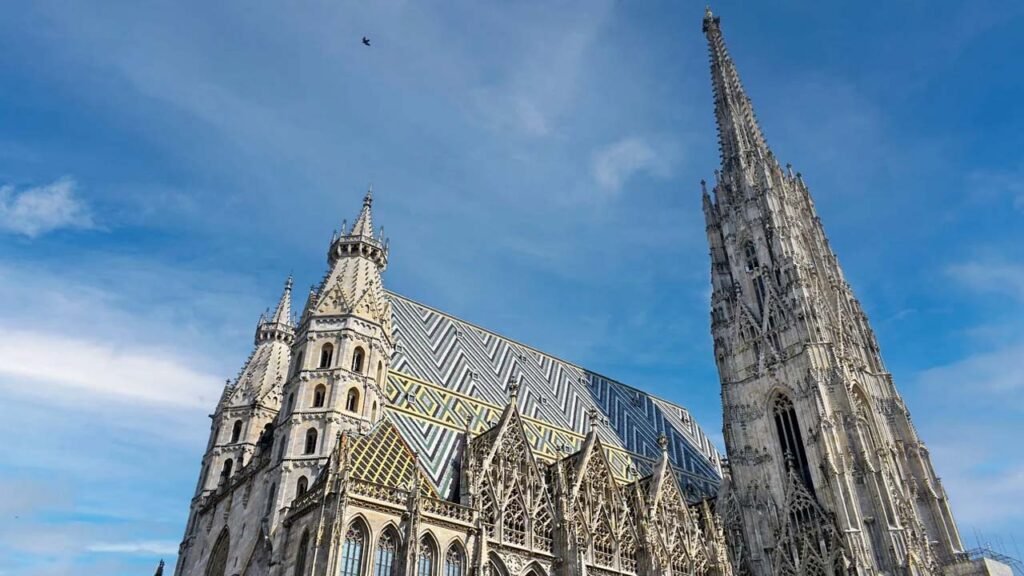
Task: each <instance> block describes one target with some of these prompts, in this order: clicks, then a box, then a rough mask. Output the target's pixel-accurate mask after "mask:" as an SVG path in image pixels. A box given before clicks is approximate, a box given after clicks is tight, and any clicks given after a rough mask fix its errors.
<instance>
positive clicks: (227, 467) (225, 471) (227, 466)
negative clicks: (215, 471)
mask: <svg viewBox="0 0 1024 576" xmlns="http://www.w3.org/2000/svg"><path fill="white" fill-rule="evenodd" d="M234 465H235V462H234V460H232V459H231V458H228V459H227V460H225V461H224V467H223V468H221V470H220V480H221V482H224V481H226V480H227V479H228V478H230V477H231V469H232V468H233V467H234Z"/></svg>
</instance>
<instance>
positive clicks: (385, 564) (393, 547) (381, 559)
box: [373, 528, 398, 576]
mask: <svg viewBox="0 0 1024 576" xmlns="http://www.w3.org/2000/svg"><path fill="white" fill-rule="evenodd" d="M397 550H398V536H396V535H395V532H394V530H391V529H390V528H389V529H387V530H385V531H384V534H383V535H381V537H380V540H378V541H377V554H376V556H375V558H374V559H373V576H396V572H397V571H396V570H395V568H396V566H395V552H396V551H397Z"/></svg>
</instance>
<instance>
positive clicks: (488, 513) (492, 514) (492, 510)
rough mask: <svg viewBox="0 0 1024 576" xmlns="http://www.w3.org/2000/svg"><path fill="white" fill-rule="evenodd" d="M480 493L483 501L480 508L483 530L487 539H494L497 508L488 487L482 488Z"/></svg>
mask: <svg viewBox="0 0 1024 576" xmlns="http://www.w3.org/2000/svg"><path fill="white" fill-rule="evenodd" d="M480 492H481V498H482V500H483V502H482V503H481V504H482V505H481V507H480V508H481V510H482V511H483V516H484V529H485V530H486V531H487V535H488V536H489V537H491V538H494V537H495V535H496V534H495V528H496V525H497V523H498V514H497V506H496V505H495V503H494V498H493V497H492V495H491V489H490V487H489V486H484V487H483V489H482V490H481V491H480Z"/></svg>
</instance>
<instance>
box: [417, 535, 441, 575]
mask: <svg viewBox="0 0 1024 576" xmlns="http://www.w3.org/2000/svg"><path fill="white" fill-rule="evenodd" d="M436 556H437V553H436V552H435V551H434V544H433V543H432V542H431V541H430V539H429V538H427V537H426V536H424V537H423V538H421V539H420V550H419V559H418V560H417V561H416V576H434V560H435V557H436Z"/></svg>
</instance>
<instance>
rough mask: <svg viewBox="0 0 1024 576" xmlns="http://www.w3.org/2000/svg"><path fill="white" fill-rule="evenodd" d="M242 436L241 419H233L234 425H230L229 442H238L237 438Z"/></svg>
mask: <svg viewBox="0 0 1024 576" xmlns="http://www.w3.org/2000/svg"><path fill="white" fill-rule="evenodd" d="M241 437H242V421H241V420H235V424H234V426H232V427H231V443H232V444H234V443H235V442H238V439H239V438H241Z"/></svg>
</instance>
